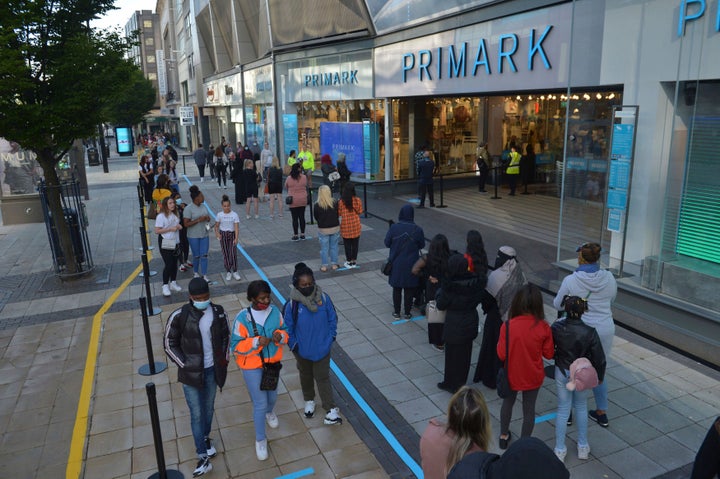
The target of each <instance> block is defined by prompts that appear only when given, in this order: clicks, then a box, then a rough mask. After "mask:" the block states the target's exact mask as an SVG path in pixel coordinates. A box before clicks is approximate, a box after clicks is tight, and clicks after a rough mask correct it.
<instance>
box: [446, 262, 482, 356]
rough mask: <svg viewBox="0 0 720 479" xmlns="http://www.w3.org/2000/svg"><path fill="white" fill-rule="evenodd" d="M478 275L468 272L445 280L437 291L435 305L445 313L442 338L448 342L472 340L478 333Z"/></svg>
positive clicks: (480, 294) (479, 289)
mask: <svg viewBox="0 0 720 479" xmlns="http://www.w3.org/2000/svg"><path fill="white" fill-rule="evenodd" d="M482 291H483V290H482V288H480V284H479V282H478V277H477V276H476V275H475V274H473V273H470V272H467V273H465V274H463V275H461V276H457V277H454V278H453V279H449V280H445V281H444V282H443V283H442V286H441V287H440V289H439V290H438V292H437V296H436V298H435V299H436V301H437V307H438V309H440V310H443V311H446V313H445V329H444V330H443V339H444V340H445V342H446V343H448V344H464V343H468V342H472V341H473V340H474V339H475V338H476V337H477V335H478V325H479V323H480V319H479V318H478V314H477V305H478V304H480V300H481V299H482Z"/></svg>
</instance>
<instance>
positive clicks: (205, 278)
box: [203, 275, 210, 284]
mask: <svg viewBox="0 0 720 479" xmlns="http://www.w3.org/2000/svg"><path fill="white" fill-rule="evenodd" d="M203 279H204V280H205V282H206V283H208V284H209V283H210V278H208V277H207V275H205V276H203Z"/></svg>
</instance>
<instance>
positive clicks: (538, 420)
mask: <svg viewBox="0 0 720 479" xmlns="http://www.w3.org/2000/svg"><path fill="white" fill-rule="evenodd" d="M556 417H557V413H556V412H551V413H550V414H545V415H544V416H538V417H536V418H535V424H540V423H541V422H545V421H551V420H553V419H555V418H556Z"/></svg>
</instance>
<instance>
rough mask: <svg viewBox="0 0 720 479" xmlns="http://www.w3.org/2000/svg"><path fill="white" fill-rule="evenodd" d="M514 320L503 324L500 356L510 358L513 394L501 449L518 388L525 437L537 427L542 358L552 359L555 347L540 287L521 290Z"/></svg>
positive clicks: (503, 419) (505, 407) (503, 413)
mask: <svg viewBox="0 0 720 479" xmlns="http://www.w3.org/2000/svg"><path fill="white" fill-rule="evenodd" d="M509 317H510V319H508V321H507V322H506V323H505V324H503V325H502V326H501V327H500V340H499V341H498V345H497V355H498V357H499V358H500V361H505V360H506V359H507V364H506V368H507V372H508V379H509V381H510V389H512V391H513V392H512V394H510V395H509V396H508V397H506V398H505V399H503V403H502V407H501V408H500V440H499V445H500V449H507V446H508V442H510V420H511V419H512V409H513V405H514V404H515V399H516V398H517V393H518V391H522V393H523V398H522V404H523V424H522V433H521V437H527V436H530V435H532V432H533V428H534V427H535V401H536V400H537V396H538V391H539V390H540V386H542V383H543V380H544V379H545V370H544V367H543V360H542V358H543V357H544V358H546V359H552V357H553V356H554V350H555V346H554V344H553V338H552V332H551V330H550V326H549V325H548V324H547V323H546V322H545V313H544V311H543V300H542V293H541V292H540V288H538V287H537V286H535V285H533V284H526V285H525V286H523V287H522V288H520V290H519V291H518V292H517V294H516V295H515V297H514V298H513V301H512V305H511V306H510V316H509ZM508 325H509V328H510V331H509V333H510V334H509V336H510V341H509V343H510V347H509V352H508V354H507V356H509V357H506V353H505V334H506V333H505V329H506V328H507V327H508Z"/></svg>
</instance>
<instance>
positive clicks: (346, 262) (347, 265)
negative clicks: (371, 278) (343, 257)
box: [343, 261, 352, 269]
mask: <svg viewBox="0 0 720 479" xmlns="http://www.w3.org/2000/svg"><path fill="white" fill-rule="evenodd" d="M343 266H344V267H345V269H352V264H350V262H349V261H345V262H344V263H343Z"/></svg>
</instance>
